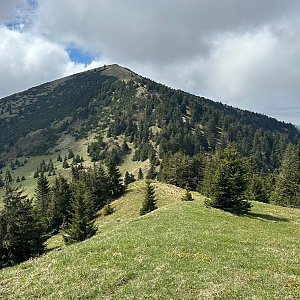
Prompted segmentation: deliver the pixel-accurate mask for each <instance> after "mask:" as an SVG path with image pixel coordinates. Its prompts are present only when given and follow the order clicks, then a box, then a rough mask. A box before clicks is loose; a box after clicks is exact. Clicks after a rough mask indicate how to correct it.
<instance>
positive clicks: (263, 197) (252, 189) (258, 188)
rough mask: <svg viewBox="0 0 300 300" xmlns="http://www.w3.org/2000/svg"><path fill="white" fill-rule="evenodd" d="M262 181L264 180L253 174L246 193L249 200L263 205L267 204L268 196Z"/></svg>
mask: <svg viewBox="0 0 300 300" xmlns="http://www.w3.org/2000/svg"><path fill="white" fill-rule="evenodd" d="M264 180H266V179H265V178H262V176H261V175H259V174H253V176H252V180H251V183H250V185H249V191H248V195H249V200H252V201H260V202H265V203H268V202H269V195H268V191H267V189H266V186H265V182H264Z"/></svg>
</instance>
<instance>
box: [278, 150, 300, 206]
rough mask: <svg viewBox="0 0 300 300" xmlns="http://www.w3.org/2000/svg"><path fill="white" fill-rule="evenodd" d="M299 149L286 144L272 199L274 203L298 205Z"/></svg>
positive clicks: (299, 186) (299, 202)
mask: <svg viewBox="0 0 300 300" xmlns="http://www.w3.org/2000/svg"><path fill="white" fill-rule="evenodd" d="M299 174H300V149H299V146H298V147H296V146H293V145H288V147H287V149H286V151H285V154H284V157H283V160H282V164H281V168H280V174H279V176H278V179H277V181H276V188H275V191H274V193H273V195H272V200H273V202H275V203H276V204H279V205H282V206H290V207H300V176H299Z"/></svg>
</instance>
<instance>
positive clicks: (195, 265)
mask: <svg viewBox="0 0 300 300" xmlns="http://www.w3.org/2000/svg"><path fill="white" fill-rule="evenodd" d="M143 187H144V183H143V182H137V183H133V184H132V185H130V190H129V192H128V193H127V194H126V195H125V196H123V197H122V198H121V199H119V200H117V201H115V202H114V203H113V206H114V208H115V209H116V211H115V213H114V214H112V215H110V216H108V217H103V216H100V218H99V220H98V225H99V232H98V234H97V235H96V236H94V237H93V238H91V239H90V240H87V241H85V242H82V243H79V244H76V245H73V246H69V247H59V248H56V249H55V250H53V251H51V252H49V253H48V254H46V255H44V256H42V257H40V258H37V259H33V260H30V261H28V262H25V263H23V264H21V265H19V266H16V267H13V268H7V269H5V270H2V271H0V297H1V299H180V300H181V299H264V300H265V299H299V297H300V292H299V291H300V267H299V260H300V254H299V247H300V226H299V225H300V224H299V222H300V211H299V210H293V209H287V208H281V207H276V206H272V205H267V204H262V203H254V208H253V213H252V215H250V216H247V217H237V216H234V215H231V214H229V213H225V212H222V211H218V210H215V209H209V208H206V207H205V206H204V205H203V197H202V196H201V195H199V194H197V193H194V197H195V198H196V201H194V202H190V203H187V202H181V201H180V197H181V196H182V195H183V191H182V190H181V189H179V188H176V187H173V186H170V185H165V184H162V183H155V189H156V192H157V198H158V204H159V207H160V208H159V209H158V210H156V211H154V212H153V213H150V214H148V215H146V216H143V217H139V216H138V211H139V208H140V205H141V201H142V199H143ZM53 241H55V242H56V243H57V244H59V238H57V237H56V238H54V239H53ZM53 241H52V242H53ZM50 244H51V243H50ZM54 244H55V243H52V245H50V246H52V247H53V246H54Z"/></svg>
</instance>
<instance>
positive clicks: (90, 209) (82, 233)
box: [62, 181, 96, 245]
mask: <svg viewBox="0 0 300 300" xmlns="http://www.w3.org/2000/svg"><path fill="white" fill-rule="evenodd" d="M93 217H94V205H93V201H92V197H91V195H90V193H89V192H88V190H87V189H86V186H85V185H84V183H83V182H80V181H79V182H77V183H75V184H74V192H73V203H72V216H71V221H70V223H69V224H66V225H65V226H64V227H63V231H62V235H63V238H64V241H65V243H66V244H67V245H69V244H73V243H76V242H80V241H83V240H85V239H88V238H90V237H91V236H93V235H94V234H95V233H96V227H95V226H94V224H93V221H92V219H93Z"/></svg>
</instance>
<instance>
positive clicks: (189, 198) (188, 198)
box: [181, 189, 194, 201]
mask: <svg viewBox="0 0 300 300" xmlns="http://www.w3.org/2000/svg"><path fill="white" fill-rule="evenodd" d="M181 200H182V201H193V200H194V199H193V196H192V194H191V192H190V191H189V190H188V189H187V190H185V194H184V196H183V197H182V198H181Z"/></svg>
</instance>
